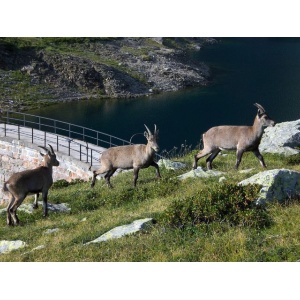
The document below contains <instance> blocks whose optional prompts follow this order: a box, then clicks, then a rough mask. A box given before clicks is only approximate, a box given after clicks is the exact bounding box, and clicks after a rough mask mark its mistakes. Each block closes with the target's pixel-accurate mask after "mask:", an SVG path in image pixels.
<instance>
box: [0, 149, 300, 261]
mask: <svg viewBox="0 0 300 300" xmlns="http://www.w3.org/2000/svg"><path fill="white" fill-rule="evenodd" d="M193 154H194V153H191V154H189V155H187V156H184V157H182V158H180V159H179V160H181V161H183V162H185V163H187V164H188V167H187V168H186V170H177V171H170V170H166V169H164V168H162V170H161V173H162V179H160V180H157V179H155V170H154V169H153V168H151V167H150V168H148V169H144V170H142V171H141V172H140V176H139V181H138V185H137V188H136V189H134V188H132V172H125V173H122V174H120V175H118V176H116V177H113V178H112V180H111V181H112V184H113V186H114V188H113V189H108V188H107V186H106V185H105V183H104V180H100V181H97V182H96V185H95V187H94V189H91V188H90V183H89V182H82V181H80V180H77V181H76V182H73V183H71V184H70V183H66V182H64V181H58V182H56V183H55V184H54V185H53V187H52V188H51V190H50V193H49V202H51V203H68V204H69V206H70V207H71V211H70V212H69V213H53V212H52V213H51V212H50V216H49V217H48V218H47V219H44V218H43V217H42V209H41V208H39V209H38V210H37V211H34V213H33V214H31V215H30V214H26V213H23V212H21V211H20V212H19V213H18V215H19V218H20V220H21V221H22V222H23V226H20V227H7V226H6V225H5V221H6V219H5V215H1V216H0V222H1V224H0V236H1V240H22V241H25V242H26V243H27V245H28V246H27V247H26V248H25V249H19V250H15V251H13V252H11V253H7V254H1V255H0V261H62V262H64V261H177V262H179V261H245V262H246V261H297V260H299V259H300V235H299V230H300V222H299V221H300V220H299V215H300V203H299V201H298V200H297V199H289V201H287V202H286V203H285V204H284V205H283V204H278V203H272V204H268V205H267V206H266V208H265V209H257V208H255V207H254V206H253V205H252V203H253V200H254V198H255V194H256V192H257V190H258V188H259V187H258V186H248V187H237V186H236V183H238V182H239V181H241V180H243V179H245V178H248V177H249V176H251V175H252V174H254V173H257V172H259V171H261V170H262V169H261V168H260V166H259V163H258V161H257V159H256V158H255V157H254V156H253V154H252V153H249V155H248V154H246V155H245V157H244V158H243V161H242V163H241V166H240V167H241V169H248V168H254V170H253V171H252V173H250V174H244V173H239V172H236V171H234V170H233V167H234V162H235V154H234V153H232V152H229V153H228V155H227V156H219V157H218V158H217V159H216V160H215V162H214V163H215V168H216V169H217V170H220V171H223V172H227V174H226V176H225V177H226V181H223V182H222V183H219V181H218V178H208V179H199V178H198V179H187V180H184V181H179V180H178V179H177V178H176V176H177V175H180V174H182V173H184V172H186V171H189V170H190V169H191V162H192V156H193ZM264 157H265V160H266V163H267V164H268V168H269V169H275V168H288V169H293V170H296V171H300V166H299V164H297V160H296V159H291V158H285V157H283V156H279V155H270V154H269V155H267V154H266V155H264ZM200 165H201V166H203V167H204V165H205V161H204V160H200ZM32 200H33V198H32V197H28V198H27V199H26V200H25V202H27V203H30V202H32ZM147 217H151V218H154V219H155V220H156V223H155V224H153V226H151V227H150V228H149V229H147V231H144V232H141V233H137V234H134V235H131V236H126V237H123V238H121V239H116V240H112V241H108V242H104V243H100V244H90V245H87V246H85V245H84V243H86V242H89V241H91V240H93V239H95V238H97V237H99V236H100V235H101V234H103V233H105V232H106V231H108V230H110V229H112V228H113V227H116V226H119V225H123V224H128V223H131V222H132V221H134V220H136V219H140V218H147ZM53 228H59V229H60V230H59V231H58V232H56V233H53V234H48V235H46V234H44V232H45V231H46V230H47V229H53ZM39 245H45V248H43V249H40V250H35V251H33V252H29V251H30V250H31V249H33V248H35V247H37V246H39ZM26 252H29V253H26ZM24 253H25V254H24Z"/></svg>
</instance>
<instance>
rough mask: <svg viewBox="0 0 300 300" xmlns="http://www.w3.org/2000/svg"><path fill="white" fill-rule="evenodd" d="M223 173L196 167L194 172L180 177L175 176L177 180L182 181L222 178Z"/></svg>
mask: <svg viewBox="0 0 300 300" xmlns="http://www.w3.org/2000/svg"><path fill="white" fill-rule="evenodd" d="M224 174H225V173H224V172H221V171H214V170H204V169H202V168H201V167H198V168H197V169H196V170H192V171H189V172H187V173H184V174H182V175H180V176H177V178H178V179H180V180H183V179H186V178H197V177H201V178H207V177H214V176H222V175H224Z"/></svg>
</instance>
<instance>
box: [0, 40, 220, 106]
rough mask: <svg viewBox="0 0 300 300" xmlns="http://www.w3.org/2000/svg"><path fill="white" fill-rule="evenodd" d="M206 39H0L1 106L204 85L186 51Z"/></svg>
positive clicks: (202, 71)
mask: <svg viewBox="0 0 300 300" xmlns="http://www.w3.org/2000/svg"><path fill="white" fill-rule="evenodd" d="M214 42H216V40H214V39H210V38H106V39H105V38H1V39H0V95H1V104H0V105H1V108H3V109H7V108H10V109H17V110H24V109H28V108H32V107H36V106H37V105H44V104H49V103H53V102H58V101H66V100H73V99H87V98H96V97H109V98H130V97H139V96H145V95H151V94H153V93H161V92H168V91H177V90H180V89H184V88H187V87H193V86H201V85H207V84H208V82H209V77H210V71H209V68H208V66H207V65H205V64H204V63H196V62H194V61H192V60H191V59H189V56H188V55H186V53H187V50H190V49H193V50H200V48H201V47H202V46H203V45H204V46H205V44H208V43H214Z"/></svg>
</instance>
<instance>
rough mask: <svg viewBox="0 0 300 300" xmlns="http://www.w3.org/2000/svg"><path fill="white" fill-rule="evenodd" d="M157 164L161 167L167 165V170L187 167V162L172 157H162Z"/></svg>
mask: <svg viewBox="0 0 300 300" xmlns="http://www.w3.org/2000/svg"><path fill="white" fill-rule="evenodd" d="M157 164H158V165H159V166H160V167H165V168H166V169H167V170H179V169H182V168H186V164H184V163H181V162H179V161H172V160H170V159H160V160H159V161H158V162H157Z"/></svg>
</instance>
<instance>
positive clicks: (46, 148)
mask: <svg viewBox="0 0 300 300" xmlns="http://www.w3.org/2000/svg"><path fill="white" fill-rule="evenodd" d="M39 147H40V148H42V149H44V150H45V151H46V152H49V150H48V149H47V148H46V147H44V146H39Z"/></svg>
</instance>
